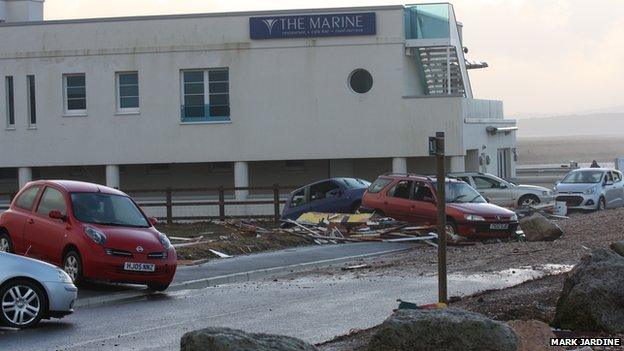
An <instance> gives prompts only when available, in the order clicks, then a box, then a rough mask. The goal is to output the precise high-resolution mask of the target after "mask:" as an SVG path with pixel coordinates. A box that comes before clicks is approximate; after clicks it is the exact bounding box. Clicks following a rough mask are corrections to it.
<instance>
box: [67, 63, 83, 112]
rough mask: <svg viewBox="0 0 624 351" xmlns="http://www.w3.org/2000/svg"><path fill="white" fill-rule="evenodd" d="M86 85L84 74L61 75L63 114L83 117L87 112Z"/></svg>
mask: <svg viewBox="0 0 624 351" xmlns="http://www.w3.org/2000/svg"><path fill="white" fill-rule="evenodd" d="M86 87H87V84H86V79H85V74H84V73H79V74H65V75H63V91H64V95H65V97H64V106H65V114H69V115H84V114H86V112H87V89H86Z"/></svg>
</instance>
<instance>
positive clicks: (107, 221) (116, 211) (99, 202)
mask: <svg viewBox="0 0 624 351" xmlns="http://www.w3.org/2000/svg"><path fill="white" fill-rule="evenodd" d="M71 201H72V208H73V210H74V216H75V217H76V219H78V220H79V221H81V222H84V223H93V224H102V225H113V226H122V227H141V228H147V227H150V224H149V222H148V221H147V218H145V216H144V215H143V213H141V211H140V210H139V209H138V208H137V206H136V205H135V204H134V202H133V201H132V200H130V198H128V197H126V196H122V195H112V194H102V193H72V194H71Z"/></svg>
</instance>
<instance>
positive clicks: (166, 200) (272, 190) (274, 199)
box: [0, 184, 298, 223]
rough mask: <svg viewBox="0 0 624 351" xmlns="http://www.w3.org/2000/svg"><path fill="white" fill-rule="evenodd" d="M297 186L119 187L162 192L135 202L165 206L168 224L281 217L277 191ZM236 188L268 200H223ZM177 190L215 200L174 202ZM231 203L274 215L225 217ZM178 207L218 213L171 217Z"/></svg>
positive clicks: (145, 191)
mask: <svg viewBox="0 0 624 351" xmlns="http://www.w3.org/2000/svg"><path fill="white" fill-rule="evenodd" d="M296 188H298V186H280V185H279V184H273V185H272V186H254V187H225V186H223V185H221V186H219V187H216V188H165V189H162V188H161V189H140V190H126V189H122V190H123V191H124V192H125V193H127V194H128V195H130V196H132V197H137V195H139V196H140V195H141V194H150V195H161V196H162V198H163V200H162V201H158V200H156V201H137V204H138V205H139V206H141V207H164V208H165V211H166V212H165V213H166V215H165V219H166V221H167V223H172V222H173V221H174V220H202V219H221V220H224V219H226V218H233V217H245V218H274V219H276V220H277V219H279V218H280V205H281V204H283V203H285V202H286V201H285V200H281V199H280V191H286V192H289V191H291V190H293V189H296ZM236 190H246V191H266V192H267V195H272V196H271V198H270V199H266V200H234V199H233V200H229V199H228V200H226V199H225V193H226V192H235V191H236ZM176 193H192V194H193V195H207V196H215V195H216V196H217V200H216V201H215V200H197V201H174V199H173V197H174V194H176ZM2 196H4V197H9V198H10V199H11V200H12V199H13V197H14V196H15V193H0V197H2ZM232 205H273V214H271V215H242V216H226V215H225V208H226V206H232ZM177 206H218V207H219V215H218V216H210V215H205V216H174V215H173V208H174V207H177ZM7 208H8V205H7V206H4V205H0V210H6V209H7Z"/></svg>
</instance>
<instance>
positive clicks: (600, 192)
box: [555, 168, 624, 210]
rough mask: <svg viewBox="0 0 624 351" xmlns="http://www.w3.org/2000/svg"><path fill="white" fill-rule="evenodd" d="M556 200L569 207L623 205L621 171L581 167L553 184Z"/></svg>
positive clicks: (623, 192) (611, 206)
mask: <svg viewBox="0 0 624 351" xmlns="http://www.w3.org/2000/svg"><path fill="white" fill-rule="evenodd" d="M555 196H556V199H557V201H565V203H566V205H567V207H568V208H569V209H578V210H603V209H605V208H613V207H619V206H624V181H623V179H622V173H621V172H620V171H615V170H611V169H606V168H581V169H577V170H574V171H571V172H570V173H568V174H566V176H565V177H564V178H563V179H562V180H561V181H560V182H558V183H557V185H555Z"/></svg>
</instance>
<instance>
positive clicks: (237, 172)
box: [234, 161, 249, 201]
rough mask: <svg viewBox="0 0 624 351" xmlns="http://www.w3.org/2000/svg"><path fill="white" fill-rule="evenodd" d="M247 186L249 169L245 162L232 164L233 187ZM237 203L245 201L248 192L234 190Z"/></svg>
mask: <svg viewBox="0 0 624 351" xmlns="http://www.w3.org/2000/svg"><path fill="white" fill-rule="evenodd" d="M248 186H249V168H248V165H247V162H245V161H238V162H234V187H248ZM234 194H235V196H236V200H237V201H241V200H247V196H248V195H249V190H236V191H234Z"/></svg>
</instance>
